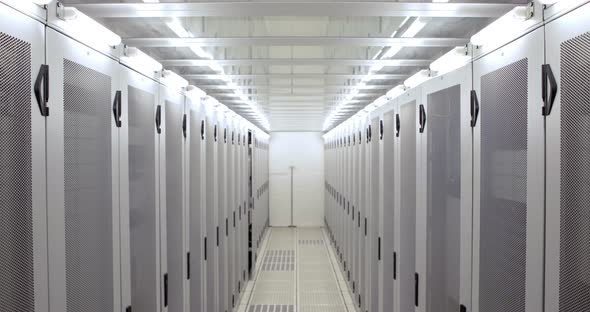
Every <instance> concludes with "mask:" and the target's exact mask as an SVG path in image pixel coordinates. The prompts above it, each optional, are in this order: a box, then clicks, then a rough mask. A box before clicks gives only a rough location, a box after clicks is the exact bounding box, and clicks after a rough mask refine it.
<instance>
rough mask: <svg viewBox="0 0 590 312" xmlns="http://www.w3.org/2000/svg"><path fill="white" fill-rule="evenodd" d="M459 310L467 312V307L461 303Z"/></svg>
mask: <svg viewBox="0 0 590 312" xmlns="http://www.w3.org/2000/svg"><path fill="white" fill-rule="evenodd" d="M459 312H467V307H466V306H465V305H463V304H462V305H461V306H460V307H459Z"/></svg>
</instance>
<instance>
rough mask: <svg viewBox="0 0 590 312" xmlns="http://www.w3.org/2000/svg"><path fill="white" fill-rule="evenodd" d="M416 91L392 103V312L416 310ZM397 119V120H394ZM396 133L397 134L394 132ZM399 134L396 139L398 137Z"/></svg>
mask: <svg viewBox="0 0 590 312" xmlns="http://www.w3.org/2000/svg"><path fill="white" fill-rule="evenodd" d="M420 95H421V90H420V87H417V88H413V89H410V90H408V91H406V92H405V93H403V94H402V95H400V96H399V97H398V98H397V99H396V102H397V103H396V108H395V110H396V112H397V113H396V121H398V124H399V125H398V126H397V128H396V138H395V141H396V145H395V147H394V148H395V151H396V158H395V165H394V170H395V172H398V174H397V175H395V180H394V185H395V187H396V194H395V195H394V196H395V199H394V200H395V210H394V254H395V256H394V261H395V263H394V276H395V280H394V291H395V294H394V295H395V297H394V304H395V305H394V311H397V312H403V311H412V310H413V309H414V307H415V306H416V301H417V295H418V293H417V292H416V288H417V286H418V285H419V278H420V277H419V276H418V275H417V274H416V273H415V245H416V237H415V236H416V235H415V227H416V197H417V195H416V194H417V192H419V190H418V189H417V187H416V183H417V179H416V176H417V175H418V173H419V168H418V167H417V163H416V162H417V158H418V155H419V154H418V153H419V150H418V144H419V138H420V136H419V134H420V127H419V123H418V117H419V115H420V114H419V110H420V100H421V98H420ZM397 115H399V119H398V117H397ZM397 129H399V130H397ZM398 132H399V135H398Z"/></svg>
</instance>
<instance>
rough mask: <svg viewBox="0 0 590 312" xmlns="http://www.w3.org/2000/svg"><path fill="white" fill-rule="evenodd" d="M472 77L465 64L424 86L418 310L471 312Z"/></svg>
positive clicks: (417, 241) (468, 66) (417, 235)
mask: <svg viewBox="0 0 590 312" xmlns="http://www.w3.org/2000/svg"><path fill="white" fill-rule="evenodd" d="M471 74H472V67H471V65H466V66H464V67H462V68H460V69H457V70H455V71H453V72H450V73H447V74H444V75H441V76H438V77H435V78H432V79H431V80H429V81H427V82H425V83H423V84H422V85H421V88H422V100H421V102H422V103H424V113H425V115H426V119H425V121H426V123H425V124H424V126H423V128H424V130H423V132H422V133H420V136H421V141H420V146H419V148H420V157H419V158H418V167H420V168H423V169H422V170H421V171H420V176H419V177H418V179H419V180H420V183H419V185H420V192H419V204H418V205H417V215H416V220H417V223H416V237H417V240H416V272H417V273H418V274H419V276H420V277H422V279H421V281H422V283H421V285H419V287H420V288H419V293H420V294H423V295H421V296H420V297H419V305H418V308H417V309H416V311H432V312H455V311H459V310H460V309H461V306H463V307H464V308H466V309H467V310H468V311H471V304H470V302H471V225H472V222H471V218H472V204H471V201H472V156H471V155H472V154H471V153H472V147H471V145H472V143H471V140H472V135H471V126H470V121H471V118H470V93H471V89H472V82H471Z"/></svg>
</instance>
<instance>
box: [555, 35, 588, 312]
mask: <svg viewBox="0 0 590 312" xmlns="http://www.w3.org/2000/svg"><path fill="white" fill-rule="evenodd" d="M588 55H590V33H586V34H584V35H581V36H579V37H576V38H574V39H571V40H568V41H565V42H564V43H562V45H561V190H560V193H561V206H560V213H561V220H560V221H561V224H560V229H561V230H560V258H559V263H560V274H559V311H560V312H578V311H586V310H588V309H589V307H590V105H589V104H590V101H589V99H590V59H589V58H588Z"/></svg>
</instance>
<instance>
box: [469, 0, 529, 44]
mask: <svg viewBox="0 0 590 312" xmlns="http://www.w3.org/2000/svg"><path fill="white" fill-rule="evenodd" d="M530 8H531V7H530V6H518V7H515V8H514V9H512V10H511V11H510V12H508V13H506V14H504V15H503V16H502V17H500V18H498V19H497V20H495V21H494V22H492V23H491V24H490V25H488V26H486V27H485V28H484V29H482V30H481V31H479V32H478V33H477V34H475V35H473V36H472V37H471V43H472V44H473V45H476V46H484V45H489V44H493V43H497V42H498V41H500V40H503V39H506V38H507V34H514V33H518V32H520V31H522V30H524V29H525V28H526V27H528V26H529V23H525V21H526V20H527V19H530V17H531V12H532V11H531V10H530Z"/></svg>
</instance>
